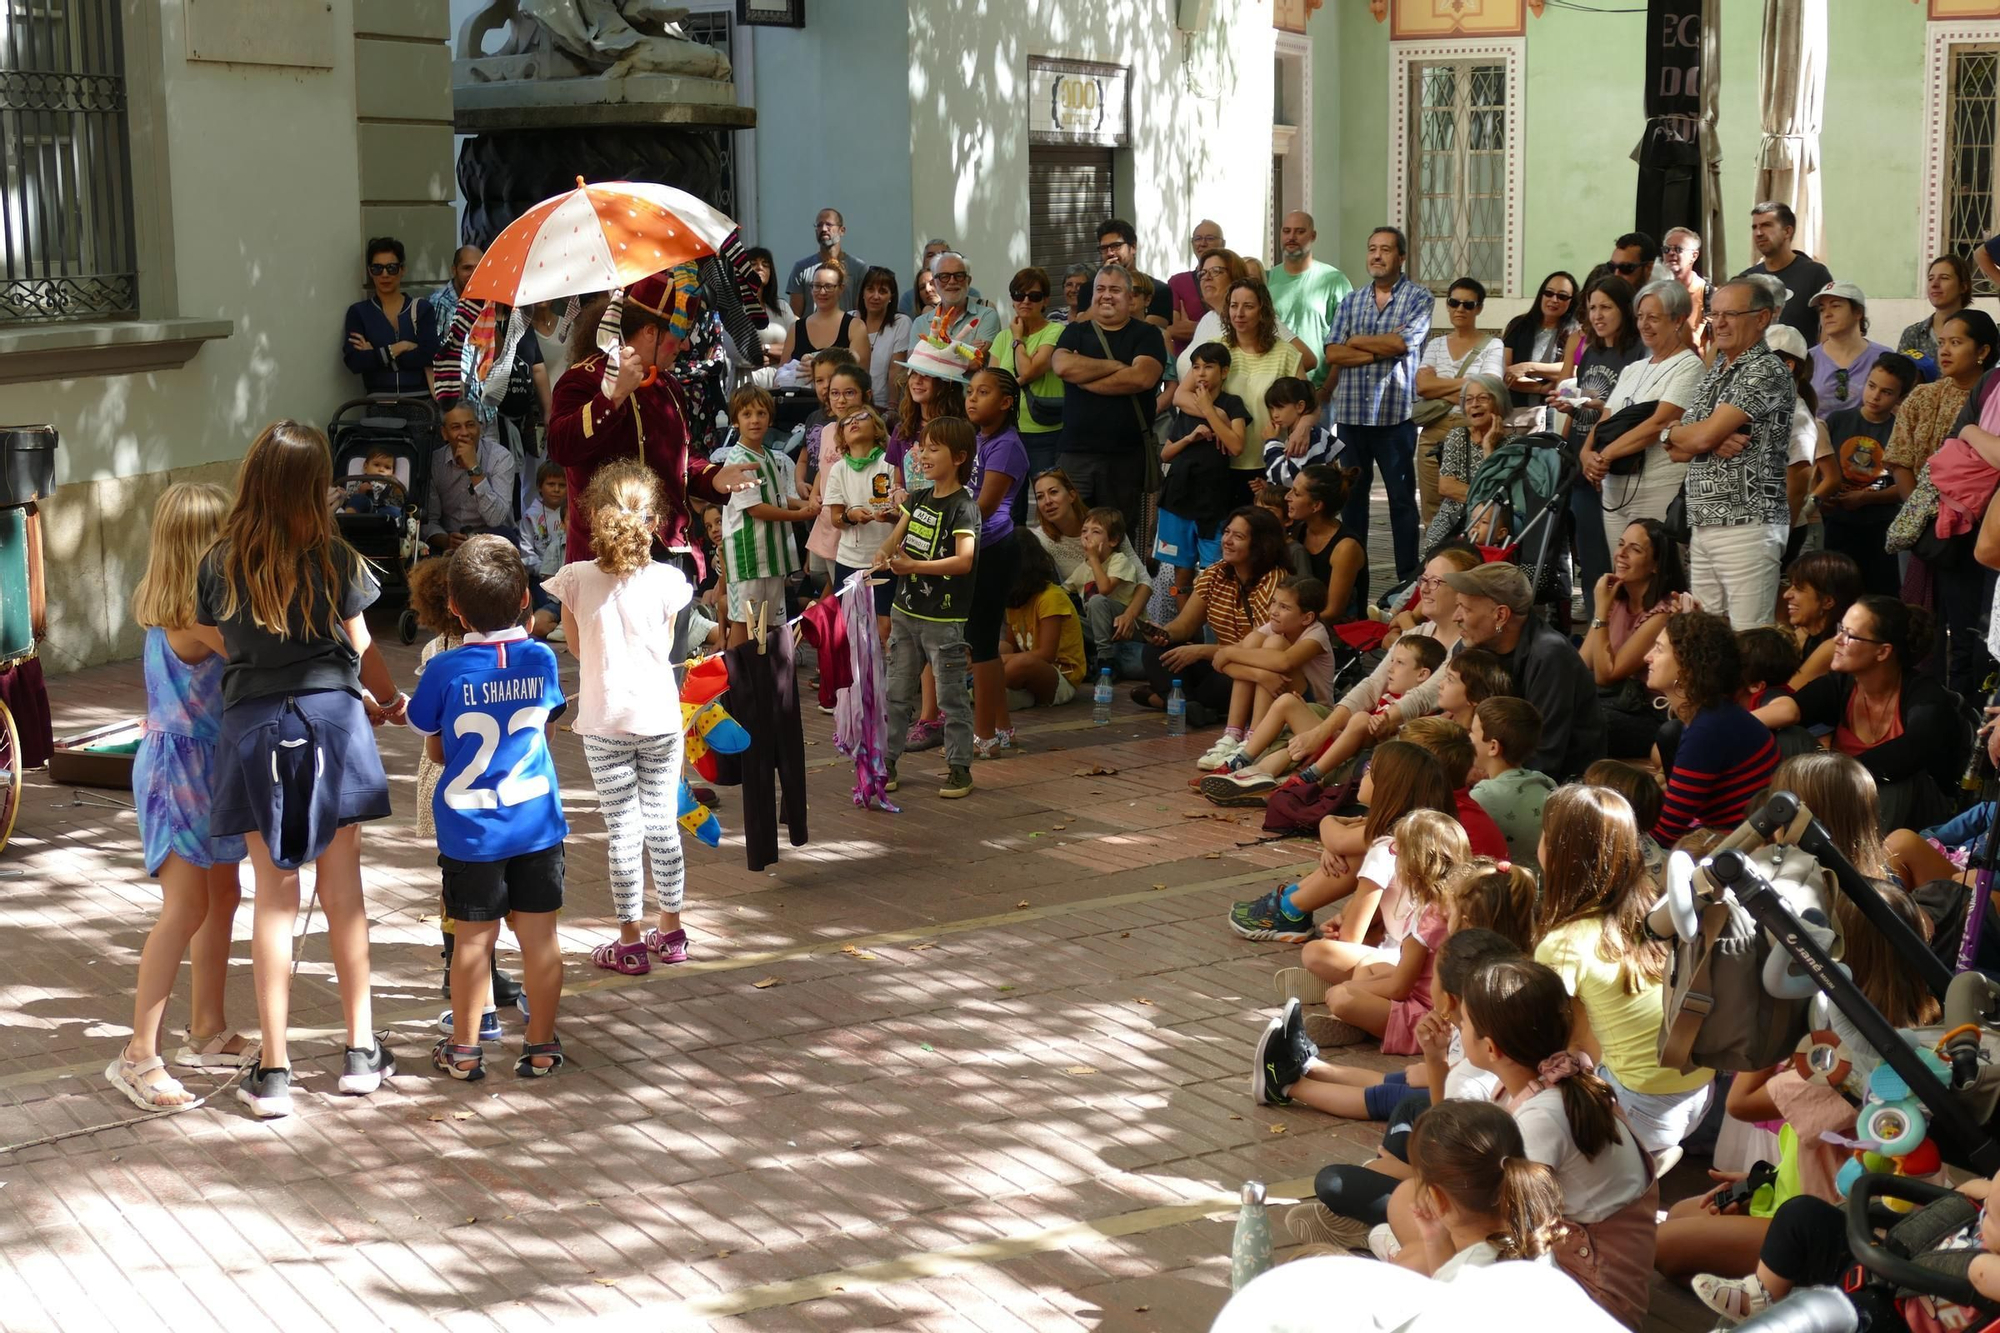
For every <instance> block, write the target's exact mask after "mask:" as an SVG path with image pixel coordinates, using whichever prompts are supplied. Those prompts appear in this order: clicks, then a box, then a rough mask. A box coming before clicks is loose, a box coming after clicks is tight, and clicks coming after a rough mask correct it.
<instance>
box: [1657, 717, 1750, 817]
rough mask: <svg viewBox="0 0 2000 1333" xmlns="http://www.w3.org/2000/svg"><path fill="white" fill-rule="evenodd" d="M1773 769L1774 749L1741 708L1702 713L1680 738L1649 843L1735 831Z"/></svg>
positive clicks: (1689, 724)
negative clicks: (1699, 833)
mask: <svg viewBox="0 0 2000 1333" xmlns="http://www.w3.org/2000/svg"><path fill="white" fill-rule="evenodd" d="M1777 767H1778V743H1777V742H1776V741H1775V740H1773V739H1772V738H1771V732H1770V729H1769V728H1767V727H1766V726H1765V725H1764V724H1763V723H1762V722H1759V721H1758V720H1757V719H1756V718H1754V717H1752V716H1751V715H1750V713H1749V712H1748V710H1746V709H1745V708H1744V707H1743V706H1742V705H1741V704H1739V703H1737V702H1735V701H1734V700H1731V701H1729V702H1728V703H1722V704H1716V705H1714V706H1712V707H1709V708H1704V709H1702V710H1701V711H1700V712H1699V713H1696V714H1695V717H1694V721H1692V722H1690V723H1688V725H1687V730H1686V731H1684V732H1683V733H1682V734H1681V743H1680V748H1679V749H1678V750H1676V751H1675V753H1674V766H1673V770H1672V772H1670V773H1668V775H1667V790H1666V797H1665V799H1664V800H1663V801H1662V802H1661V803H1660V822H1659V823H1657V824H1655V825H1654V826H1653V837H1654V838H1655V839H1656V840H1657V841H1658V842H1659V844H1660V845H1661V846H1662V847H1667V846H1671V845H1672V844H1673V843H1674V842H1675V840H1677V839H1679V838H1680V837H1682V836H1683V835H1685V834H1687V833H1688V832H1690V831H1692V830H1694V829H1698V828H1706V827H1719V828H1734V827H1736V825H1737V824H1739V823H1741V822H1742V821H1743V815H1744V812H1745V811H1746V810H1747V809H1748V808H1749V806H1750V798H1751V797H1753V796H1755V795H1756V794H1757V793H1758V792H1760V791H1762V790H1764V788H1765V787H1767V786H1769V785H1770V783H1771V774H1772V772H1773V771H1774V770H1776V768H1777Z"/></svg>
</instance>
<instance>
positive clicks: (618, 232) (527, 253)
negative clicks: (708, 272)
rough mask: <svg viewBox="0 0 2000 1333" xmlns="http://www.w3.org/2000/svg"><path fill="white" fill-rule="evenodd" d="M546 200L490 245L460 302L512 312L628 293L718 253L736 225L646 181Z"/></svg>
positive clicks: (586, 188)
mask: <svg viewBox="0 0 2000 1333" xmlns="http://www.w3.org/2000/svg"><path fill="white" fill-rule="evenodd" d="M576 184H577V188H576V189H574V190H571V191H568V192H567V193H564V194H559V195H557V196H556V197H555V198H553V199H544V200H543V201H542V202H541V203H539V204H536V205H535V206H534V207H533V208H531V209H529V210H528V211H527V212H525V213H523V214H522V215H521V216H520V217H518V218H516V219H515V220H514V221H513V222H512V223H510V224H508V226H507V229H506V230H505V231H503V232H501V233H500V234H499V235H498V236H496V237H494V238H493V244H492V245H491V246H489V247H487V250H486V254H485V256H484V257H483V258H482V259H481V260H480V261H479V267H478V268H477V269H475V270H474V271H473V274H472V277H471V279H470V280H469V281H468V282H467V283H466V284H465V293H464V294H465V295H466V296H468V297H471V298H473V299H476V300H482V301H500V302H504V303H505V304H507V305H512V306H525V305H534V304H536V303H538V302H541V301H553V300H557V299H560V298H562V297H566V296H578V295H581V294H583V293H585V292H602V291H609V290H611V289H612V288H614V287H626V286H630V285H631V284H632V283H634V282H637V281H638V280H639V279H641V278H643V277H646V276H647V275H649V274H653V273H658V272H660V271H661V270H662V269H667V268H672V267H673V266H674V265H676V264H684V263H688V262H691V261H693V260H697V259H701V258H704V257H707V256H712V255H715V254H717V253H719V252H720V251H721V250H722V248H723V246H724V245H725V244H726V243H727V242H728V241H729V238H730V237H731V235H732V234H733V233H734V232H735V231H736V224H735V223H734V222H732V221H730V220H729V218H728V217H726V216H725V215H724V214H722V213H720V212H718V211H716V210H715V209H713V208H710V207H709V206H708V205H707V204H705V203H703V202H702V201H701V200H699V199H697V198H695V197H694V196H693V195H691V194H689V193H687V191H685V190H676V189H674V188H673V187H672V186H670V185H656V184H654V183H652V182H650V181H601V182H599V183H598V184H595V185H585V184H584V183H583V178H582V177H578V178H577V182H576Z"/></svg>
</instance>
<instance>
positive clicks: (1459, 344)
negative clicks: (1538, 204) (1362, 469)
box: [1410, 278, 1510, 527]
mask: <svg viewBox="0 0 2000 1333" xmlns="http://www.w3.org/2000/svg"><path fill="white" fill-rule="evenodd" d="M1444 306H1445V315H1446V318H1448V319H1449V320H1450V321H1451V324H1450V327H1449V328H1447V329H1446V330H1445V331H1444V332H1441V333H1440V332H1433V333H1432V334H1431V336H1430V337H1429V338H1427V339H1425V340H1424V356H1423V360H1421V361H1419V362H1418V363H1417V397H1418V399H1420V400H1421V401H1419V402H1418V403H1417V404H1415V407H1414V409H1413V410H1412V411H1411V413H1410V419H1411V420H1412V421H1414V422H1416V423H1417V427H1418V430H1419V434H1418V436H1417V513H1418V516H1419V517H1421V518H1422V520H1423V522H1424V525H1425V526H1426V527H1429V526H1430V523H1431V520H1432V519H1433V518H1435V517H1436V516H1437V512H1438V500H1439V497H1438V457H1439V446H1441V445H1442V444H1443V443H1444V438H1445V436H1446V434H1447V433H1449V432H1450V431H1451V430H1452V429H1454V428H1455V427H1458V426H1463V425H1464V424H1465V414H1464V413H1463V412H1462V411H1460V410H1459V406H1458V398H1459V395H1460V394H1461V393H1463V392H1464V390H1465V385H1466V382H1467V379H1468V378H1469V377H1470V376H1473V375H1491V376H1494V377H1495V378H1498V377H1499V376H1501V375H1502V374H1504V373H1505V370H1506V360H1507V349H1506V348H1505V347H1504V346H1502V345H1501V342H1500V340H1499V339H1498V338H1496V337H1494V336H1493V335H1492V334H1490V333H1488V332H1487V331H1486V330H1484V329H1482V328H1480V327H1479V312H1480V311H1481V310H1484V309H1485V308H1486V284H1485V283H1482V282H1481V281H1479V279H1477V278H1460V279H1459V280H1458V281H1457V282H1454V283H1453V284H1452V285H1451V290H1450V291H1448V292H1446V293H1445V298H1444ZM1499 406H1500V415H1501V416H1503V417H1504V416H1506V415H1507V408H1508V407H1509V406H1510V403H1509V402H1507V401H1505V400H1504V398H1503V401H1502V402H1501V403H1500V405H1499Z"/></svg>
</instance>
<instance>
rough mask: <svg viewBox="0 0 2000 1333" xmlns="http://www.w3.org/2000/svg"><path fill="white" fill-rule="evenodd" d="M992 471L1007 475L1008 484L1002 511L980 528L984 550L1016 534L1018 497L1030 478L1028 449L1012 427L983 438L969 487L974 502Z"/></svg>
mask: <svg viewBox="0 0 2000 1333" xmlns="http://www.w3.org/2000/svg"><path fill="white" fill-rule="evenodd" d="M988 468H992V469H993V470H994V471H995V472H1000V473H1004V474H1005V475H1006V476H1007V478H1008V484H1007V493H1006V494H1005V495H1003V496H1001V497H1000V504H999V505H998V507H996V508H995V509H994V511H993V512H992V513H991V514H988V515H987V516H986V518H985V519H984V520H982V521H981V522H980V524H979V544H980V545H981V546H990V545H992V544H993V543H994V542H997V541H999V540H1000V539H1001V538H1002V537H1005V536H1007V535H1008V534H1009V533H1011V532H1013V531H1014V497H1015V496H1017V495H1019V494H1020V493H1021V486H1022V483H1024V482H1025V481H1026V480H1027V478H1028V448H1027V446H1026V445H1024V444H1022V443H1021V432H1020V431H1018V430H1016V429H1014V427H1013V425H1012V424H1011V423H1010V424H1008V425H1006V426H1003V427H1001V428H1000V429H999V430H998V431H995V432H994V433H993V434H991V435H982V436H980V437H979V452H978V454H976V455H975V456H974V457H973V460H972V484H971V485H970V486H968V487H966V489H967V490H969V491H971V492H972V498H973V499H974V500H977V499H978V498H979V491H980V487H981V485H982V483H983V482H984V481H985V479H986V470H987V469H988Z"/></svg>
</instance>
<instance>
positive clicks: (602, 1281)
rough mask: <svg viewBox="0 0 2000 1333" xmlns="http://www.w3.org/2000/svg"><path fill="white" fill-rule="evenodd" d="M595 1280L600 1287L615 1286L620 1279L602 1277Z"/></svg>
mask: <svg viewBox="0 0 2000 1333" xmlns="http://www.w3.org/2000/svg"><path fill="white" fill-rule="evenodd" d="M594 1280H595V1281H596V1283H597V1285H598V1286H600V1287H615V1286H617V1285H618V1279H617V1278H615V1277H600V1278H596V1279H594Z"/></svg>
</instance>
